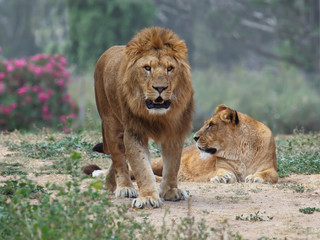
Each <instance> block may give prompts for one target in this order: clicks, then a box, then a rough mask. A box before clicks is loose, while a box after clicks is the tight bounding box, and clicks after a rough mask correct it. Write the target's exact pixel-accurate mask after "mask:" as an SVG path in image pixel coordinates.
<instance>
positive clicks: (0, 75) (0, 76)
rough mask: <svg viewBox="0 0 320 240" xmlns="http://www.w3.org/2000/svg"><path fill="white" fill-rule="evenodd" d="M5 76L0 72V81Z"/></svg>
mask: <svg viewBox="0 0 320 240" xmlns="http://www.w3.org/2000/svg"><path fill="white" fill-rule="evenodd" d="M5 76H6V74H5V73H4V72H0V81H1V80H2V79H4V77H5Z"/></svg>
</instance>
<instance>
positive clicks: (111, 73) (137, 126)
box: [94, 27, 194, 208]
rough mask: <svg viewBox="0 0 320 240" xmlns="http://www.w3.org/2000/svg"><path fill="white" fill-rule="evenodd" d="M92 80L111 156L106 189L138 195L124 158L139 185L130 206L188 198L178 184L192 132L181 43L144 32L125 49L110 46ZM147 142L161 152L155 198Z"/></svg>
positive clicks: (165, 32)
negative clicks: (159, 181)
mask: <svg viewBox="0 0 320 240" xmlns="http://www.w3.org/2000/svg"><path fill="white" fill-rule="evenodd" d="M94 79H95V95H96V103H97V108H98V111H99V114H100V117H101V121H102V137H103V152H104V153H106V154H111V158H112V164H111V167H110V169H109V172H108V176H107V180H106V187H107V189H108V190H110V191H114V190H115V195H116V196H122V197H137V196H138V193H137V191H136V190H135V189H134V187H133V185H132V182H131V180H130V175H129V171H128V167H127V164H126V159H127V160H128V161H129V164H130V167H131V168H132V171H133V174H134V176H135V179H136V180H137V184H138V187H139V197H138V198H136V199H134V200H133V202H132V206H133V207H137V208H143V207H145V206H148V205H149V206H152V207H159V206H160V204H161V203H162V202H161V199H160V197H161V198H163V199H165V200H171V201H177V200H181V199H187V198H188V194H187V192H186V191H185V190H181V189H179V188H178V186H177V175H178V170H179V166H180V158H181V151H182V148H183V142H184V139H185V137H186V135H187V134H188V133H189V131H190V130H191V123H192V114H193V108H194V102H193V88H192V83H191V78H190V67H189V64H188V59H187V48H186V45H185V43H184V41H183V40H180V39H179V38H178V36H177V35H176V34H175V33H173V32H172V31H171V30H169V29H165V28H160V27H152V28H146V29H143V30H142V31H140V32H139V33H138V34H137V35H136V36H135V37H133V39H132V40H131V41H130V42H128V44H127V45H126V46H114V47H111V48H110V49H108V50H107V51H106V52H105V53H104V54H103V55H102V56H101V57H100V58H99V60H98V62H97V65H96V69H95V72H94ZM148 138H152V139H154V140H155V141H156V142H158V143H160V144H161V148H162V157H163V162H164V164H163V179H162V182H161V185H160V196H159V193H158V191H157V189H156V184H155V176H154V174H153V172H152V168H151V164H150V160H151V159H150V153H149V150H148Z"/></svg>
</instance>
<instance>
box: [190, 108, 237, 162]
mask: <svg viewBox="0 0 320 240" xmlns="http://www.w3.org/2000/svg"><path fill="white" fill-rule="evenodd" d="M238 123H239V118H238V114H237V112H236V111H234V110H232V109H230V108H228V107H226V106H224V105H220V106H218V108H217V109H216V111H215V113H214V114H213V116H212V117H211V118H210V119H208V120H207V121H205V123H204V126H203V127H202V128H201V129H200V130H199V131H198V132H196V133H195V135H194V140H195V141H196V145H197V147H198V148H199V150H200V155H201V157H202V158H203V159H208V158H209V157H210V156H211V155H213V154H216V155H224V152H227V151H230V152H233V149H236V148H237V143H236V142H237V137H236V133H235V129H236V127H237V125H238Z"/></svg>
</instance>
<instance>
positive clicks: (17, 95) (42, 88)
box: [0, 54, 78, 131]
mask: <svg viewBox="0 0 320 240" xmlns="http://www.w3.org/2000/svg"><path fill="white" fill-rule="evenodd" d="M66 65H67V61H66V59H65V57H64V56H62V55H46V54H37V55H35V56H32V57H30V58H21V59H9V60H4V61H1V60H0V130H8V131H12V130H14V129H30V128H31V127H33V126H34V125H35V126H37V127H52V128H57V127H59V126H61V127H65V126H66V122H67V119H68V118H71V119H72V118H76V114H77V112H78V109H77V107H76V105H75V103H74V102H73V101H72V99H71V97H70V95H69V94H68V92H67V84H68V83H69V82H70V81H71V78H70V76H69V74H68V72H67V69H66Z"/></svg>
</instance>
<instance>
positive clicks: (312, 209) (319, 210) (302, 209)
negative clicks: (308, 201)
mask: <svg viewBox="0 0 320 240" xmlns="http://www.w3.org/2000/svg"><path fill="white" fill-rule="evenodd" d="M299 212H302V213H304V214H313V213H314V212H320V208H314V207H313V208H311V207H307V208H300V209H299Z"/></svg>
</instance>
